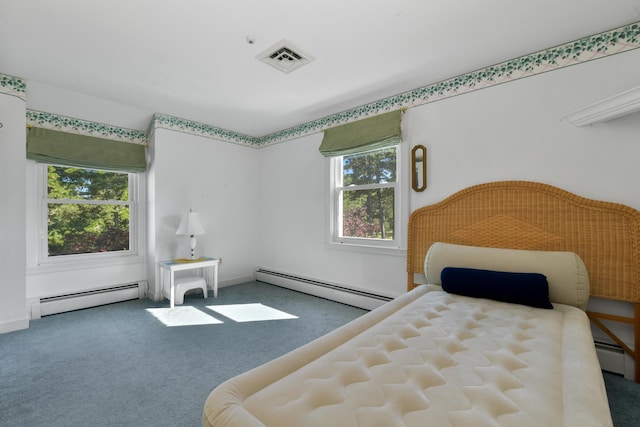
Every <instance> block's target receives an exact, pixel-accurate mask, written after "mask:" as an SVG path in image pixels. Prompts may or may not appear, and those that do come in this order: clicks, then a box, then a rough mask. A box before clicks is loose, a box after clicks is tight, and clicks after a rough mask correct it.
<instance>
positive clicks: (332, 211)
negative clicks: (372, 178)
mask: <svg viewBox="0 0 640 427" xmlns="http://www.w3.org/2000/svg"><path fill="white" fill-rule="evenodd" d="M405 144H406V142H403V143H399V144H397V145H395V146H392V147H395V149H396V181H395V182H392V183H384V184H366V185H356V186H349V188H350V189H352V190H354V189H358V190H367V189H376V188H393V189H394V233H393V234H394V238H393V239H375V238H360V237H348V236H342V235H341V231H342V200H341V197H340V194H341V192H342V191H343V189H344V188H345V187H344V186H342V179H343V173H342V167H343V158H344V157H345V156H333V157H328V163H329V167H328V169H329V180H328V181H329V186H328V188H329V191H328V192H329V203H328V207H329V212H328V218H329V221H328V223H329V224H328V227H327V228H328V232H327V242H328V244H329V245H330V247H334V248H335V247H339V248H344V249H349V250H356V251H366V252H368V251H373V252H375V253H379V252H388V253H390V254H400V255H402V253H404V252H405V251H406V237H405V234H406V218H405V217H406V213H407V201H408V191H407V190H406V189H405V188H404V187H406V185H405V177H404V175H405V172H404V171H406V170H407V169H406V167H407V160H406V159H405V157H406V156H405V155H404V154H405V153H404V150H403V146H404V145H405ZM388 148H391V147H384V148H379V149H374V150H363V151H362V153H359V154H365V153H368V152H373V151H378V150H381V149H388Z"/></svg>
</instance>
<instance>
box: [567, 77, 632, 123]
mask: <svg viewBox="0 0 640 427" xmlns="http://www.w3.org/2000/svg"><path fill="white" fill-rule="evenodd" d="M638 111H640V86H638V87H635V88H633V89H629V90H627V91H624V92H622V93H619V94H617V95H614V96H611V97H609V98H605V99H602V100H600V101H598V102H596V103H594V104H591V105H589V106H586V107H584V108H581V109H579V110H577V111H574V112H573V113H570V114H567V115H566V116H564V118H565V119H567V120H568V121H569V122H570V123H571V124H573V125H575V126H586V125H590V124H593V123H598V122H605V121H607V120H612V119H615V118H618V117H622V116H626V115H628V114H633V113H635V112H638Z"/></svg>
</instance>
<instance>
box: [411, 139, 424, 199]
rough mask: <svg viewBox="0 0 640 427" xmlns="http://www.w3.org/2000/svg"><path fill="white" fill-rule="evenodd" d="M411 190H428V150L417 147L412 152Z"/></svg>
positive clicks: (420, 146) (421, 146) (422, 146)
mask: <svg viewBox="0 0 640 427" xmlns="http://www.w3.org/2000/svg"><path fill="white" fill-rule="evenodd" d="M411 188H413V190H414V191H424V190H425V189H426V188H427V148H426V147H425V146H424V145H416V146H415V147H413V149H412V150H411Z"/></svg>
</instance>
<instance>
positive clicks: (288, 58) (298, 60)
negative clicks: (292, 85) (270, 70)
mask: <svg viewBox="0 0 640 427" xmlns="http://www.w3.org/2000/svg"><path fill="white" fill-rule="evenodd" d="M256 58H258V59H259V60H260V61H262V62H264V63H266V64H269V65H271V66H272V67H274V68H277V69H278V70H280V71H282V72H283V73H290V72H292V71H293V70H295V69H297V68H300V67H302V66H303V65H306V64H308V63H309V62H311V61H313V60H314V58H313V57H312V56H311V55H308V54H306V53H304V52H303V51H302V50H300V49H298V48H297V47H295V46H293V45H292V44H291V43H290V42H289V41H287V40H280V41H279V42H278V43H276V44H274V45H273V46H271V47H270V48H269V49H267V50H265V51H264V52H262V53H260V54H258V55H257V56H256Z"/></svg>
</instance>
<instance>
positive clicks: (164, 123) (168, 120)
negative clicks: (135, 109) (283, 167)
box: [151, 113, 260, 147]
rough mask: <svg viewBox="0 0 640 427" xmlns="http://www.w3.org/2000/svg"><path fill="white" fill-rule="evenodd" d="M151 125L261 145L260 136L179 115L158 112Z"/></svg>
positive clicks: (240, 143)
mask: <svg viewBox="0 0 640 427" xmlns="http://www.w3.org/2000/svg"><path fill="white" fill-rule="evenodd" d="M151 127H152V128H153V129H158V128H161V129H169V130H174V131H178V132H184V133H189V134H192V135H198V136H204V137H206V138H213V139H219V140H222V141H225V142H231V143H234V144H239V145H247V146H251V147H259V146H260V138H256V137H253V136H249V135H244V134H241V133H237V132H233V131H230V130H225V129H221V128H218V127H215V126H212V125H207V124H204V123H196V122H192V121H190V120H186V119H180V118H178V117H172V116H167V115H165V114H159V113H156V114H155V115H154V116H153V123H152V125H151Z"/></svg>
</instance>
